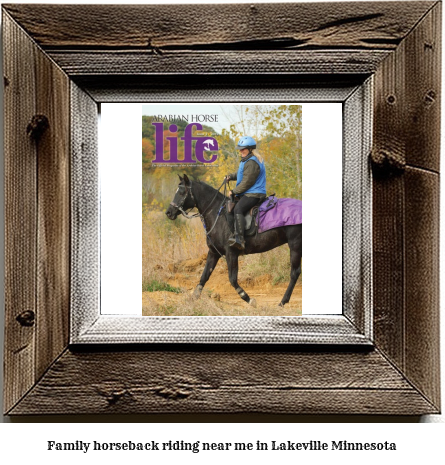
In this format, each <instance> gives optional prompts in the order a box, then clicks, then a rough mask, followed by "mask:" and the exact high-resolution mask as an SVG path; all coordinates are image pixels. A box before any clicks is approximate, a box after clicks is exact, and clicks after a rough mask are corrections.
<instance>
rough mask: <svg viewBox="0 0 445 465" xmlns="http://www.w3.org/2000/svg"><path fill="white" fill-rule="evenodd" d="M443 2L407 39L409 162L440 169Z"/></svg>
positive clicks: (405, 97)
mask: <svg viewBox="0 0 445 465" xmlns="http://www.w3.org/2000/svg"><path fill="white" fill-rule="evenodd" d="M441 19H442V3H441V2H438V3H437V5H435V6H434V8H433V9H432V10H431V12H430V13H429V14H428V15H427V16H426V17H425V18H424V19H423V20H422V21H421V22H420V24H419V25H418V26H417V27H416V28H415V29H414V30H413V32H412V34H410V35H409V36H408V37H407V39H406V41H405V42H404V46H405V53H406V57H407V58H406V78H405V79H406V81H405V86H406V92H405V94H404V96H403V98H404V99H405V105H406V115H405V124H406V131H407V132H406V162H407V163H408V164H410V165H413V166H418V167H421V168H426V169H429V170H433V171H436V172H439V166H440V108H441V105H440V103H441V71H442V68H441V53H442V47H441V42H442V21H441Z"/></svg>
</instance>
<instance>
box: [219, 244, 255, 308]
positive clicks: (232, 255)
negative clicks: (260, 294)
mask: <svg viewBox="0 0 445 465" xmlns="http://www.w3.org/2000/svg"><path fill="white" fill-rule="evenodd" d="M238 256H239V253H238V252H237V251H234V250H233V249H231V248H229V250H227V254H226V259H227V268H228V269H229V281H230V284H231V285H232V286H233V287H234V288H235V290H236V292H238V294H239V296H240V297H241V298H242V299H243V300H245V301H246V302H247V303H248V304H250V305H252V307H256V300H255V299H251V298H250V297H249V296H248V295H247V292H246V291H245V290H244V289H243V288H242V287H241V286H240V285H239V284H238Z"/></svg>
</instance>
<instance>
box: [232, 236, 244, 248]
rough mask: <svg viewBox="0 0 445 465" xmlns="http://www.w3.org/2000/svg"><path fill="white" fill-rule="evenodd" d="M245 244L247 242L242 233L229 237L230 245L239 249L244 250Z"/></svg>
mask: <svg viewBox="0 0 445 465" xmlns="http://www.w3.org/2000/svg"><path fill="white" fill-rule="evenodd" d="M245 244H246V242H245V241H244V240H243V238H242V237H241V236H240V235H236V236H235V237H231V238H230V239H229V246H230V247H233V248H235V249H238V250H244V248H245Z"/></svg>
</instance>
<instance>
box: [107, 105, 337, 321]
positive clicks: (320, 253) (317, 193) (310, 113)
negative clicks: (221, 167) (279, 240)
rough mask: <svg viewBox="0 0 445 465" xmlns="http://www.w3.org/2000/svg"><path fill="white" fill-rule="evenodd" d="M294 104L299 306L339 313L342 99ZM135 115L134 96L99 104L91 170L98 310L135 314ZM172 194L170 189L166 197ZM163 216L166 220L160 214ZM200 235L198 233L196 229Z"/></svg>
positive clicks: (137, 178)
mask: <svg viewBox="0 0 445 465" xmlns="http://www.w3.org/2000/svg"><path fill="white" fill-rule="evenodd" d="M302 106H303V136H302V137H303V197H304V199H303V203H304V233H303V256H304V257H305V259H304V262H303V263H304V285H303V313H305V314H335V313H337V314H341V313H342V277H341V271H342V104H341V103H304V104H302ZM174 108H175V107H174V106H170V107H169V112H170V113H169V114H173V113H174V114H176V113H177V112H175V110H174ZM190 108H193V107H190ZM190 111H191V110H190ZM141 115H142V105H141V104H134V103H130V104H123V103H113V104H112V103H110V104H103V105H101V122H100V132H99V154H100V155H99V158H100V162H99V164H100V170H99V171H100V183H101V261H102V264H101V308H102V313H104V314H105V313H107V314H137V315H140V314H141V312H142V305H141V286H142V283H141V273H142V272H141V256H142V246H141V244H142V237H141V171H142V166H141ZM266 168H267V166H266ZM162 169H164V170H165V169H167V168H162ZM209 169H211V168H209ZM215 187H217V186H215ZM173 195H174V192H173V191H172V199H173ZM166 221H169V220H168V219H167V217H166ZM202 237H203V240H204V231H203V232H202ZM227 280H228V277H227ZM196 284H198V282H197V283H196ZM246 290H247V291H248V289H246ZM321 290H322V292H320V291H321ZM233 292H235V290H234V291H233Z"/></svg>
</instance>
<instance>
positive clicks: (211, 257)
mask: <svg viewBox="0 0 445 465" xmlns="http://www.w3.org/2000/svg"><path fill="white" fill-rule="evenodd" d="M219 257H220V255H219V254H218V253H215V252H212V251H211V250H210V249H209V252H208V254H207V261H206V264H205V267H204V271H203V272H202V275H201V279H200V280H199V284H198V285H197V286H196V288H195V290H194V291H193V297H195V299H198V298H199V296H200V295H201V292H202V289H203V287H204V285H205V283H206V282H207V281H208V280H209V278H210V275H211V274H212V272H213V270H214V269H215V266H216V264H217V263H218V260H219Z"/></svg>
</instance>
